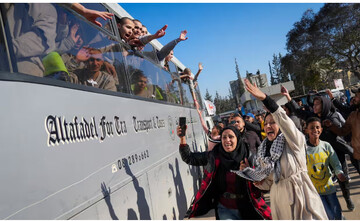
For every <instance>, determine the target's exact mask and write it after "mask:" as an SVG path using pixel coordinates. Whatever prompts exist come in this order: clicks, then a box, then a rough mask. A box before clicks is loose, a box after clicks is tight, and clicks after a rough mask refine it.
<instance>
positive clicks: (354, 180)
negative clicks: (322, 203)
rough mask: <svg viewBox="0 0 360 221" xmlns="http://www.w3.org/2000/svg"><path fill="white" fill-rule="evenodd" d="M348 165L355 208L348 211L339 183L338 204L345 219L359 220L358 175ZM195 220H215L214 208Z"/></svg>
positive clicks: (267, 197) (359, 182) (359, 179)
mask: <svg viewBox="0 0 360 221" xmlns="http://www.w3.org/2000/svg"><path fill="white" fill-rule="evenodd" d="M348 165H349V173H350V177H351V181H350V193H351V199H352V201H353V202H354V204H355V210H354V211H349V210H348V208H347V206H346V202H345V200H344V197H343V196H342V193H341V190H340V187H339V184H337V185H336V186H337V194H336V195H337V197H338V199H339V201H340V205H341V208H342V211H343V215H344V216H345V218H346V219H347V220H360V175H359V174H358V173H357V172H356V170H355V168H354V167H353V166H352V165H351V163H350V161H348ZM265 201H266V202H267V203H268V204H269V205H270V203H269V201H270V199H269V195H268V194H266V195H265ZM192 219H195V220H215V212H214V210H211V211H210V212H209V213H208V214H206V215H204V216H201V217H197V218H192Z"/></svg>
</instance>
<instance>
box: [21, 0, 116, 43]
mask: <svg viewBox="0 0 360 221" xmlns="http://www.w3.org/2000/svg"><path fill="white" fill-rule="evenodd" d="M21 4H23V3H21ZM33 4H41V3H33ZM50 4H53V5H57V6H58V7H61V8H63V9H65V10H67V11H69V12H70V13H71V14H73V15H74V16H76V18H77V19H81V20H82V21H83V22H86V23H87V24H88V25H91V26H92V27H93V28H96V29H98V31H102V32H105V34H106V35H107V36H109V37H110V38H111V39H110V40H113V41H118V37H117V36H116V33H115V32H114V33H111V32H110V31H109V30H107V29H105V28H104V27H100V26H98V25H96V24H94V23H92V22H90V21H89V20H87V19H86V18H85V17H84V16H82V15H80V14H79V13H77V12H76V11H74V9H72V8H70V7H69V6H68V5H66V4H61V3H50ZM93 4H101V5H102V6H103V7H104V8H106V9H107V11H108V12H110V10H109V8H108V7H107V6H106V5H104V4H102V3H93ZM114 19H115V17H114V16H112V19H109V22H110V24H112V23H113V22H114ZM112 26H114V25H113V24H112ZM115 30H116V29H114V31H115Z"/></svg>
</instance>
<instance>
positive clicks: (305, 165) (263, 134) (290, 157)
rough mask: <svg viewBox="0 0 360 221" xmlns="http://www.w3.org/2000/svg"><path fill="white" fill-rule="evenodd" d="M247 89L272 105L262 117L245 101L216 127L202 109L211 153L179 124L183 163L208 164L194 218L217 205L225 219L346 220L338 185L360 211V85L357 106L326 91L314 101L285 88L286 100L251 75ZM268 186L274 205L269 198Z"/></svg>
mask: <svg viewBox="0 0 360 221" xmlns="http://www.w3.org/2000/svg"><path fill="white" fill-rule="evenodd" d="M245 87H246V90H247V91H248V92H249V93H250V94H251V95H253V96H254V97H255V98H257V99H258V100H261V101H262V102H263V104H264V111H262V112H260V113H258V114H257V115H256V116H255V115H254V114H253V113H245V112H244V110H243V108H242V107H241V105H239V106H238V108H237V110H236V111H235V112H234V113H233V114H231V115H230V117H229V119H228V121H227V122H220V123H219V122H218V123H217V124H215V126H214V127H213V128H212V129H209V128H207V126H206V124H205V122H204V120H203V118H202V116H201V111H200V110H199V108H198V113H199V117H200V122H201V123H202V126H203V129H204V130H205V132H206V133H207V136H208V141H209V142H208V149H207V151H205V152H201V153H199V152H191V151H190V148H189V146H188V145H187V143H186V136H183V134H184V133H183V132H184V131H183V129H181V128H180V127H178V129H177V132H178V136H179V137H180V147H179V151H180V155H181V157H182V159H183V161H184V162H185V163H187V164H190V165H196V166H204V177H203V180H202V183H201V187H200V190H199V191H198V192H197V193H196V195H195V199H194V200H193V202H192V204H191V206H190V208H189V210H188V212H187V214H186V216H188V217H196V216H199V215H203V214H206V213H207V212H208V211H209V210H210V209H215V212H216V213H215V214H216V218H217V219H288V220H293V219H303V220H304V219H331V220H334V219H336V220H339V219H344V218H345V217H344V216H343V214H342V208H341V206H340V203H339V200H338V198H337V196H336V186H335V183H336V182H338V183H339V186H340V189H341V191H342V194H343V196H344V199H345V202H346V206H347V209H348V210H350V211H353V210H354V209H355V205H354V203H353V201H352V199H351V197H350V190H351V188H350V186H351V182H350V180H351V179H350V176H349V170H348V166H347V162H346V155H348V156H349V158H350V161H351V163H352V164H353V166H354V167H355V169H356V171H357V172H358V173H359V174H360V170H359V166H360V123H359V122H360V87H359V86H355V87H353V88H352V89H351V91H352V93H353V94H354V96H353V97H352V98H351V104H346V103H345V102H343V101H341V100H340V99H337V98H335V97H334V96H333V94H332V93H331V91H330V90H327V91H326V93H327V95H328V97H327V96H321V95H319V94H318V95H317V96H315V97H314V99H313V102H312V103H311V102H309V103H310V104H309V105H308V106H305V105H302V104H300V105H301V106H300V105H299V102H298V101H295V100H294V99H292V98H291V96H290V94H289V92H288V90H287V89H286V88H285V87H283V86H282V87H281V91H280V93H281V94H282V95H283V96H285V97H286V98H287V101H288V102H287V103H286V104H284V105H281V106H279V105H278V104H277V103H276V102H275V101H274V100H273V99H272V98H270V97H269V96H268V95H266V94H265V93H263V92H262V91H261V90H260V89H259V88H257V86H256V85H255V84H254V85H253V84H251V83H250V82H249V81H248V80H246V79H245ZM197 107H198V106H197ZM344 118H345V119H346V120H345V119H344ZM343 136H350V137H348V138H347V139H344V138H343ZM267 192H269V195H270V204H271V206H270V207H269V206H268V205H266V203H265V201H263V194H264V193H267ZM254 211H255V212H254Z"/></svg>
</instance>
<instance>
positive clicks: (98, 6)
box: [81, 3, 115, 35]
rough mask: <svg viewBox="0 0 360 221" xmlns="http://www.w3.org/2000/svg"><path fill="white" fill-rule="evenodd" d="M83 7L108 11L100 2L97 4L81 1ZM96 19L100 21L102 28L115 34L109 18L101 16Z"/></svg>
mask: <svg viewBox="0 0 360 221" xmlns="http://www.w3.org/2000/svg"><path fill="white" fill-rule="evenodd" d="M81 4H82V5H83V6H84V7H85V8H87V9H92V10H97V11H101V12H103V11H107V12H109V10H107V9H106V8H105V7H104V6H103V5H102V4H97V3H81ZM96 21H98V22H100V23H101V25H102V27H103V28H104V29H106V30H107V31H109V32H110V33H111V34H112V35H115V34H114V33H115V32H114V29H113V26H112V25H111V20H110V19H106V20H104V19H102V18H100V17H99V18H97V19H96Z"/></svg>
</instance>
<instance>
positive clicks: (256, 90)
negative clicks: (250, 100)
mask: <svg viewBox="0 0 360 221" xmlns="http://www.w3.org/2000/svg"><path fill="white" fill-rule="evenodd" d="M244 82H245V89H246V90H247V91H248V92H249V93H250V94H252V96H254V97H255V98H257V99H259V100H265V98H266V94H265V93H264V92H262V91H261V90H260V89H259V88H258V87H257V86H256V85H255V84H251V83H250V81H249V80H248V79H245V80H244Z"/></svg>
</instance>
